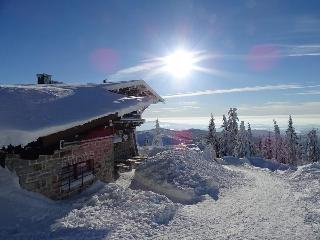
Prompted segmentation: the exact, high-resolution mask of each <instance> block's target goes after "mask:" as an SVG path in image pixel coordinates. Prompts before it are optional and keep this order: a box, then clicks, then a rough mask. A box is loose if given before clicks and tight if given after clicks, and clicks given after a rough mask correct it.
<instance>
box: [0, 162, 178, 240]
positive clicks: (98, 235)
mask: <svg viewBox="0 0 320 240" xmlns="http://www.w3.org/2000/svg"><path fill="white" fill-rule="evenodd" d="M177 208H178V204H175V203H173V202H171V201H170V200H169V199H168V198H167V197H165V196H162V195H159V194H156V193H153V192H144V191H134V190H131V189H127V188H125V187H121V186H119V185H117V184H104V183H101V182H97V183H96V184H94V185H93V186H91V187H90V188H89V189H87V190H86V191H84V192H82V193H81V194H80V195H78V196H75V197H74V198H72V199H68V200H64V201H52V200H49V199H47V198H45V197H43V196H42V195H40V194H37V193H32V192H28V191H25V190H23V189H21V188H20V186H19V183H18V179H17V177H16V176H15V175H14V174H12V173H11V172H10V171H8V170H7V169H3V168H1V167H0V239H42V240H46V239H104V238H105V237H108V239H134V238H135V239H144V238H145V236H148V235H149V234H150V232H151V231H152V230H154V229H157V228H160V227H161V226H164V225H166V224H168V223H169V221H170V220H171V219H172V218H173V217H174V215H175V213H176V210H177Z"/></svg>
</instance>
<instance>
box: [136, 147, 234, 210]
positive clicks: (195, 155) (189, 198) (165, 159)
mask: <svg viewBox="0 0 320 240" xmlns="http://www.w3.org/2000/svg"><path fill="white" fill-rule="evenodd" d="M205 156H206V154H202V153H201V152H199V151H195V150H191V149H187V148H179V149H169V150H166V151H163V152H160V153H158V154H156V155H155V156H153V157H150V158H149V159H147V160H146V161H145V162H143V163H142V164H141V165H140V166H139V167H138V168H137V169H136V171H135V175H134V178H133V180H132V183H131V188H133V189H139V188H140V189H147V190H152V191H154V192H157V193H161V194H164V195H166V196H167V197H168V198H170V199H171V200H172V201H174V202H180V203H186V204H192V203H196V202H198V201H200V200H202V199H203V195H205V194H208V195H210V196H211V197H213V198H214V199H217V198H218V194H219V188H221V187H230V186H231V185H232V182H233V178H234V177H235V175H236V173H234V172H232V171H229V170H227V169H225V168H223V167H222V166H221V165H220V164H218V163H216V162H215V161H213V160H212V158H209V159H208V158H206V157H205Z"/></svg>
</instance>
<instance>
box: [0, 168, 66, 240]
mask: <svg viewBox="0 0 320 240" xmlns="http://www.w3.org/2000/svg"><path fill="white" fill-rule="evenodd" d="M63 211H64V205H59V204H57V203H56V202H54V201H52V200H49V199H47V198H45V197H44V196H42V195H40V194H37V193H33V192H29V191H26V190H24V189H21V188H20V185H19V182H18V177H17V176H16V175H15V174H13V173H11V172H10V171H9V170H8V169H4V168H2V167H0V239H14V236H17V239H27V238H28V234H27V233H26V232H33V234H32V236H35V235H37V231H39V229H41V228H42V229H41V231H45V229H47V223H48V222H50V221H53V220H52V219H54V218H56V217H58V216H60V214H61V213H62V212H63ZM8 236H10V237H8ZM19 237H20V238H19Z"/></svg>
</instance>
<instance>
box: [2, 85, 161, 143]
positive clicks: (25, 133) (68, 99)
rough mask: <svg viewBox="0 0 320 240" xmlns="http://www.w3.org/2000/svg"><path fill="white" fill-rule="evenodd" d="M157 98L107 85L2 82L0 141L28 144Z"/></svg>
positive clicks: (131, 108)
mask: <svg viewBox="0 0 320 240" xmlns="http://www.w3.org/2000/svg"><path fill="white" fill-rule="evenodd" d="M154 102H157V100H155V98H154V97H151V96H148V97H132V98H131V97H127V96H124V95H120V94H116V93H113V92H110V91H109V89H108V85H103V84H102V85H93V84H91V85H60V84H59V85H11V86H0V131H1V136H0V145H6V144H14V145H17V144H25V143H28V142H30V141H32V140H35V139H37V138H38V137H40V136H44V135H48V134H51V133H54V132H56V131H60V130H64V129H67V128H69V127H73V126H76V125H80V124H83V123H86V122H88V121H90V120H93V119H95V118H97V117H102V116H107V115H109V114H112V113H116V112H117V113H118V115H120V116H121V115H124V114H126V113H130V112H132V111H136V110H139V109H144V108H145V107H147V106H149V105H150V104H151V103H154Z"/></svg>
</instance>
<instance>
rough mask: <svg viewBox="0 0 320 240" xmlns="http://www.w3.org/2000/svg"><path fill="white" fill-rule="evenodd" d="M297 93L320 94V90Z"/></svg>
mask: <svg viewBox="0 0 320 240" xmlns="http://www.w3.org/2000/svg"><path fill="white" fill-rule="evenodd" d="M297 95H320V91H306V92H299V93H297Z"/></svg>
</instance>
